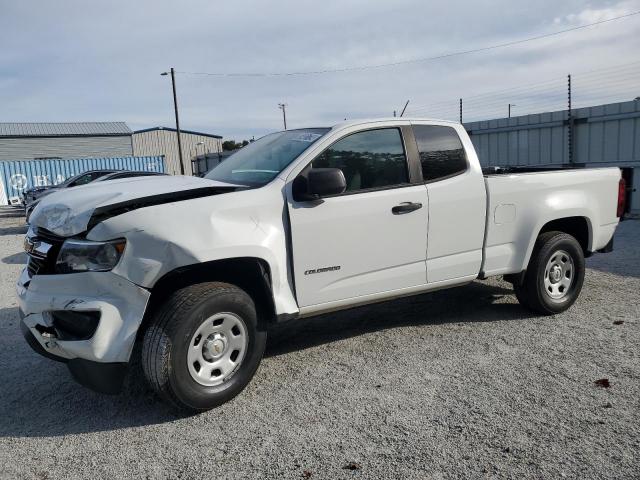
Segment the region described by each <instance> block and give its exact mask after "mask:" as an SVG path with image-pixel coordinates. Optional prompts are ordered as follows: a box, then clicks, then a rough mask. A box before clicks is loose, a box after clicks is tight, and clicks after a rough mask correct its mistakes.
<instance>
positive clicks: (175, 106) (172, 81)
mask: <svg viewBox="0 0 640 480" xmlns="http://www.w3.org/2000/svg"><path fill="white" fill-rule="evenodd" d="M160 75H168V73H167V72H162V73H161V74H160ZM171 86H172V87H173V108H174V110H175V112H176V136H177V137H178V158H179V159H180V175H184V161H183V159H182V141H181V140H180V119H179V117H178V97H177V95H176V75H175V71H174V69H173V67H171Z"/></svg>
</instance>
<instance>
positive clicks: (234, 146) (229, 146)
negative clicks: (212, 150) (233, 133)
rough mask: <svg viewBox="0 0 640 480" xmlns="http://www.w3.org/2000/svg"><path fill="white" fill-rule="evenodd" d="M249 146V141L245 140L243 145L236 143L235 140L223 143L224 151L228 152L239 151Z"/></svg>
mask: <svg viewBox="0 0 640 480" xmlns="http://www.w3.org/2000/svg"><path fill="white" fill-rule="evenodd" d="M247 145H249V140H243V141H242V142H241V143H240V142H236V141H235V140H225V141H224V142H222V149H223V150H227V151H230V150H237V149H239V148H242V147H246V146H247Z"/></svg>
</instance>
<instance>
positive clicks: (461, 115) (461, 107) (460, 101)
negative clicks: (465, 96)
mask: <svg viewBox="0 0 640 480" xmlns="http://www.w3.org/2000/svg"><path fill="white" fill-rule="evenodd" d="M460 123H462V99H460Z"/></svg>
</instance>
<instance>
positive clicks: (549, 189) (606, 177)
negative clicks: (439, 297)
mask: <svg viewBox="0 0 640 480" xmlns="http://www.w3.org/2000/svg"><path fill="white" fill-rule="evenodd" d="M501 168H502V167H501ZM619 180H620V169H619V168H589V169H585V168H559V169H548V170H540V169H532V168H517V167H516V168H514V167H509V170H504V171H499V172H495V171H494V172H493V173H486V172H485V175H484V181H485V185H486V190H487V220H486V222H487V224H486V229H485V243H484V257H483V262H482V274H483V275H484V276H490V275H502V274H506V273H519V272H521V271H522V270H524V269H525V268H526V265H527V261H528V259H529V257H530V255H531V252H532V250H533V246H534V242H532V239H535V238H536V236H537V235H538V233H539V232H540V231H541V230H542V229H543V228H544V227H545V225H547V224H549V223H550V222H553V221H554V220H556V219H560V218H574V219H575V222H576V225H577V226H579V228H581V229H583V231H584V232H585V235H584V236H585V239H584V243H585V245H584V247H585V250H586V252H593V251H596V250H598V249H601V248H604V247H605V245H607V243H608V242H609V240H610V239H611V237H612V236H613V233H614V231H615V227H616V225H617V224H618V218H617V216H616V211H617V198H618V182H619ZM577 228H578V227H577Z"/></svg>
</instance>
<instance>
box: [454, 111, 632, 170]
mask: <svg viewBox="0 0 640 480" xmlns="http://www.w3.org/2000/svg"><path fill="white" fill-rule="evenodd" d="M572 115H573V118H574V129H573V163H575V164H587V165H617V166H621V167H622V166H630V167H631V166H638V167H640V101H631V102H623V103H612V104H608V105H600V106H596V107H587V108H579V109H575V110H573V112H572ZM567 118H568V115H567V112H566V111H558V112H549V113H541V114H536V115H525V116H520V117H511V118H500V119H496V120H487V121H480V122H471V123H465V127H466V129H467V131H468V132H469V134H470V135H471V140H472V141H473V144H474V145H475V147H476V150H477V152H478V156H479V157H480V163H481V164H482V165H483V166H487V165H500V166H504V165H568V164H570V159H569V143H568V138H569V135H568V129H569V126H568V121H567Z"/></svg>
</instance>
